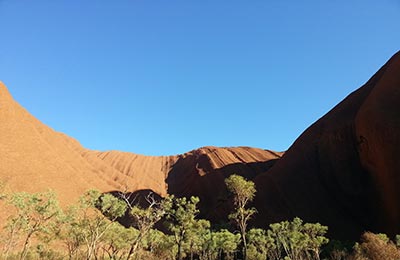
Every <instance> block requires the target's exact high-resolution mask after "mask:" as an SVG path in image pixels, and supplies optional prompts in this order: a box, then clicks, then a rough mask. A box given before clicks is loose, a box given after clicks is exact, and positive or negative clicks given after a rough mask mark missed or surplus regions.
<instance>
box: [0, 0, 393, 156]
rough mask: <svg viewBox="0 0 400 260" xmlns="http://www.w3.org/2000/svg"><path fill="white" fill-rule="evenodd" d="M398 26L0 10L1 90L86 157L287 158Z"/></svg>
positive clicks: (339, 11)
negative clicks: (255, 154) (203, 154)
mask: <svg viewBox="0 0 400 260" xmlns="http://www.w3.org/2000/svg"><path fill="white" fill-rule="evenodd" d="M399 14H400V3H399V2H398V1H397V0H381V1H376V0H375V1H371V0H362V1H361V0H355V1H345V0H335V1H332V0H329V1H328V0H306V1H284V0H281V1H267V0H263V1H261V0H252V1H244V0H242V1H239V0H229V1H228V0H221V1H219V0H202V1H199V0H198V1H195V0H179V1H178V0H169V1H152V0H146V1H144V0H118V1H101V0H84V1H82V0H79V1H78V0H60V1H54V0H47V1H41V0H35V1H33V0H31V1H29V0H26V1H15V0H14V1H13V0H0V80H1V81H3V82H4V83H5V84H6V85H7V86H8V88H9V90H10V92H11V93H12V94H13V96H14V98H15V99H16V100H17V101H18V102H19V103H20V104H22V105H23V106H24V107H25V108H27V109H28V110H29V111H30V112H31V113H32V114H33V115H34V116H36V117H37V118H38V119H40V120H41V121H42V122H44V123H45V124H47V125H49V126H50V127H52V128H54V129H55V130H57V131H61V132H64V133H66V134H68V135H70V136H72V137H74V138H76V139H78V140H79V141H80V142H81V143H82V145H84V146H85V147H87V148H91V149H96V150H111V149H112V150H123V151H130V152H135V153H140V154H146V155H168V154H178V153H183V152H186V151H189V150H192V149H195V148H198V147H201V146H206V145H214V146H239V145H240V146H253V147H260V148H265V149H272V150H286V149H287V148H288V147H289V146H290V145H291V144H292V143H293V141H294V140H295V139H296V138H297V137H298V136H299V135H300V134H301V133H302V132H303V131H304V130H305V129H306V128H307V127H308V126H309V125H310V124H312V123H313V122H315V121H316V120H317V119H318V118H320V117H321V116H322V115H324V114H325V113H326V112H327V111H329V110H330V109H331V108H332V107H333V106H334V105H336V104H337V103H338V102H340V101H341V100H342V99H343V98H344V97H345V96H347V95H348V94H349V93H350V92H352V91H354V90H355V89H357V88H358V87H360V86H361V85H362V84H363V83H365V82H366V81H367V80H368V79H369V78H370V77H371V76H372V75H373V73H375V72H376V71H377V70H378V69H379V68H380V67H381V66H382V65H383V64H384V63H385V62H386V60H387V59H389V58H390V57H391V56H392V55H393V54H394V53H395V52H397V51H398V50H399V46H400V34H399V33H398V31H399V27H400V15H399ZM0 123H1V122H0Z"/></svg>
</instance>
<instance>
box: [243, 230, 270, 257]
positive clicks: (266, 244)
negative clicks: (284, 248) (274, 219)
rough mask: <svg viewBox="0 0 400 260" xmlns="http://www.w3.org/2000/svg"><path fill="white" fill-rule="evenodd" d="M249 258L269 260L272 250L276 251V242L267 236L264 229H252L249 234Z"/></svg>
mask: <svg viewBox="0 0 400 260" xmlns="http://www.w3.org/2000/svg"><path fill="white" fill-rule="evenodd" d="M247 241H248V249H247V258H248V259H254V260H256V259H267V257H268V254H269V253H270V250H272V249H274V247H275V245H274V240H273V239H272V238H271V237H269V236H268V235H267V232H266V231H265V230H264V229H260V228H252V229H250V230H249V231H248V232H247Z"/></svg>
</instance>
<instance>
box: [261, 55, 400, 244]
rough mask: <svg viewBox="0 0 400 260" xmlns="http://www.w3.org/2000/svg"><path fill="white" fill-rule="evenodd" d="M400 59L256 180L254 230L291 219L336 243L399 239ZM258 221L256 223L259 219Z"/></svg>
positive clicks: (357, 91)
mask: <svg viewBox="0 0 400 260" xmlns="http://www.w3.org/2000/svg"><path fill="white" fill-rule="evenodd" d="M399 156H400V53H397V54H396V55H395V56H393V57H392V58H391V59H390V60H389V61H388V62H387V64H386V65H384V66H383V67H382V68H381V69H380V70H379V71H378V72H377V73H376V74H375V75H374V76H373V77H372V78H371V79H370V80H369V81H368V82H367V83H366V84H365V85H364V86H363V87H361V88H360V89H358V90H356V91H355V92H353V93H352V94H350V95H349V96H348V97H347V98H346V99H344V100H343V101H342V102H341V103H340V104H338V105H337V106H336V107H335V108H333V109H332V110H331V111H330V112H329V113H327V114H326V115H325V116H324V117H322V118H321V119H320V120H318V121H317V122H316V123H314V124H313V125H312V126H310V127H309V128H308V129H307V130H306V131H305V132H304V133H303V134H302V135H301V136H300V137H299V138H298V139H297V140H296V142H295V143H294V144H293V145H292V147H290V149H289V150H288V151H287V152H286V153H285V155H284V156H283V157H282V159H281V160H279V161H278V162H277V163H276V164H275V165H274V167H273V168H271V169H270V170H269V171H268V172H265V173H263V174H261V175H259V176H257V177H256V178H255V180H254V181H255V182H256V185H257V189H258V194H257V197H256V201H255V204H256V206H257V208H258V210H259V215H260V217H259V218H257V220H256V222H257V224H258V225H260V226H265V224H266V223H268V222H271V221H276V220H281V219H285V218H288V217H289V218H290V217H294V216H300V217H302V218H303V219H305V220H309V221H319V222H322V223H324V224H326V225H328V226H329V227H330V229H331V230H332V232H334V233H335V235H336V236H337V237H339V238H353V239H356V238H358V237H359V234H360V232H362V231H364V230H372V231H375V232H384V233H387V234H390V235H394V234H398V233H400V189H399V188H398V187H399V185H400V175H399V174H400V159H399ZM261 216H262V217H261Z"/></svg>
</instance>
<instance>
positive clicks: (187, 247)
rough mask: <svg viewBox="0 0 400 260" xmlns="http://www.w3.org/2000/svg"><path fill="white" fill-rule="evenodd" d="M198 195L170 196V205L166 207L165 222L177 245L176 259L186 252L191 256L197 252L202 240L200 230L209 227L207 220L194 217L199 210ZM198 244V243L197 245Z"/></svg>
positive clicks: (183, 255)
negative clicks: (188, 197)
mask: <svg viewBox="0 0 400 260" xmlns="http://www.w3.org/2000/svg"><path fill="white" fill-rule="evenodd" d="M199 201H200V199H199V198H198V197H191V198H190V199H186V198H173V197H172V198H171V202H172V205H171V207H170V208H169V209H168V212H167V219H168V222H167V223H166V225H167V228H168V230H169V231H170V232H171V233H172V234H173V237H174V240H175V243H176V245H177V255H176V257H177V259H179V260H180V259H182V258H183V257H185V256H186V255H187V254H190V256H191V257H193V255H194V254H195V253H198V248H200V247H201V244H202V242H203V241H202V240H201V236H202V235H203V234H201V232H202V231H203V230H205V229H209V228H210V223H209V221H206V220H198V219H196V216H197V214H198V213H199V210H198V209H197V204H198V203H199ZM199 244H200V245H199Z"/></svg>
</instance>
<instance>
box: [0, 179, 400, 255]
mask: <svg viewBox="0 0 400 260" xmlns="http://www.w3.org/2000/svg"><path fill="white" fill-rule="evenodd" d="M230 180H231V182H229V181H228V182H227V183H228V184H229V187H230V190H231V191H236V192H237V191H240V189H237V187H250V188H249V190H250V191H251V190H252V188H251V187H253V188H254V186H252V183H251V182H247V181H245V180H244V179H243V178H242V177H240V178H237V177H232V179H230ZM236 181H237V182H236ZM249 183H250V184H249ZM228 184H227V185H228ZM233 187H236V188H235V189H234V188H233ZM253 191H255V190H253ZM253 191H252V192H249V193H246V192H243V193H241V194H242V195H243V194H246V196H249V198H248V199H247V202H249V201H251V200H252V199H253V198H254V193H253ZM238 194H239V193H237V194H234V196H236V195H237V199H236V201H239V200H241V199H239V195H238ZM242 195H240V196H242ZM146 200H147V202H148V207H146V208H143V207H140V206H139V205H131V204H129V203H127V200H126V199H125V200H120V199H118V198H116V197H113V196H111V195H109V194H102V193H100V192H99V191H95V190H91V191H88V192H87V193H85V194H84V195H83V196H82V197H81V198H80V200H79V203H78V204H76V205H73V206H71V207H70V208H68V209H67V210H66V211H65V212H62V210H61V209H60V208H59V206H58V202H57V199H56V197H55V195H54V193H52V192H43V193H33V194H29V193H24V192H20V193H14V194H9V195H7V197H6V200H5V201H6V202H7V204H8V207H9V208H11V209H13V210H11V211H10V217H9V218H8V219H7V222H6V223H5V225H4V226H3V230H2V231H3V232H2V234H1V237H2V238H3V239H2V240H1V241H0V246H1V248H2V249H3V251H2V254H1V255H0V258H1V259H10V260H12V259H66V258H68V259H71V260H72V259H75V260H78V259H79V260H80V259H87V260H90V259H99V260H100V259H101V260H106V259H107V260H111V259H114V260H116V259H124V260H126V259H130V258H131V257H132V258H134V259H149V260H155V259H166V260H168V259H170V260H174V259H199V260H217V259H225V260H233V259H243V258H241V256H243V257H244V258H247V259H250V260H252V259H254V260H258V259H268V260H282V259H283V260H319V259H320V254H321V248H323V246H324V245H326V244H327V243H328V239H327V238H326V237H325V234H326V232H327V227H326V226H322V225H321V224H319V223H315V224H313V223H303V221H302V220H301V219H300V218H294V219H293V220H292V221H282V222H279V223H274V224H271V225H270V228H269V229H268V230H263V229H258V228H253V229H250V230H247V229H244V231H245V233H241V232H237V233H236V234H235V233H232V232H230V231H229V230H227V229H219V230H212V229H211V226H210V222H209V221H208V220H205V219H199V218H198V214H199V210H198V208H197V205H198V203H199V198H197V197H191V198H189V199H188V198H175V197H173V196H171V197H167V198H165V199H161V200H157V201H156V200H155V199H154V198H153V196H152V195H151V194H149V196H148V197H146ZM128 201H129V200H128ZM247 202H246V201H245V200H242V203H235V206H236V211H235V212H234V214H231V216H234V217H235V218H238V219H240V217H241V214H242V215H243V214H244V213H243V212H246V210H248V209H246V208H245V206H246V205H247ZM240 205H242V206H243V207H244V208H242V209H240V207H239V206H240ZM127 208H128V211H127V212H128V213H129V215H130V216H131V218H132V219H133V220H134V223H133V224H134V225H133V226H134V227H131V228H125V227H123V226H121V225H120V224H119V223H118V222H116V219H117V218H118V217H120V216H122V215H123V214H124V213H125V212H126V210H127ZM241 210H242V211H241ZM163 218H164V220H165V221H166V225H167V228H168V230H169V232H170V233H169V234H165V233H163V232H161V231H159V230H156V229H154V225H155V223H156V222H158V221H160V220H161V219H163ZM237 223H238V222H237ZM238 226H239V224H238ZM239 227H243V226H239ZM244 227H247V226H244ZM240 231H243V230H242V229H241V230H240ZM243 234H244V238H243ZM243 241H245V242H246V244H245V245H246V251H245V252H243V253H244V254H243V255H241V254H240V252H241V250H242V248H241V247H240V246H241V245H242V247H243ZM399 241H400V236H396V244H397V246H396V244H394V243H393V242H392V241H391V240H390V239H389V238H388V237H387V236H386V235H385V234H373V233H370V232H367V233H365V234H363V236H362V237H361V242H360V243H356V244H355V246H354V248H353V252H351V253H348V251H349V249H348V247H346V246H344V244H343V243H338V242H335V241H332V242H331V243H330V245H329V247H328V248H327V249H326V250H325V257H326V258H324V259H327V260H328V259H330V260H344V259H348V260H364V259H365V260H367V259H373V260H374V259H400V250H399V248H398V245H399V243H400V242H399Z"/></svg>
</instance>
